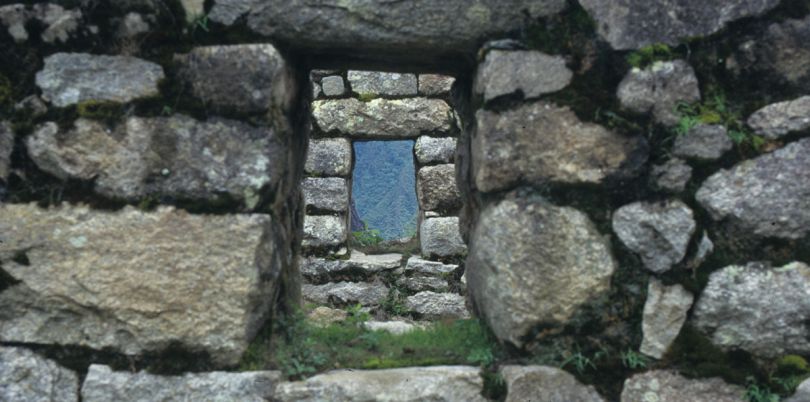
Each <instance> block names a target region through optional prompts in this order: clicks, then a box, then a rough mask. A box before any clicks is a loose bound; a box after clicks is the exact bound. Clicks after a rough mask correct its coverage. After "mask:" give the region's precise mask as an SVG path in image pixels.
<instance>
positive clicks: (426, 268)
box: [405, 256, 458, 276]
mask: <svg viewBox="0 0 810 402" xmlns="http://www.w3.org/2000/svg"><path fill="white" fill-rule="evenodd" d="M456 269H458V265H455V264H443V263H441V262H437V261H428V260H423V259H421V258H419V257H416V256H414V257H411V258H408V262H407V264H405V271H406V272H416V273H420V274H425V275H434V276H441V275H444V274H449V273H451V272H454V271H455V270H456Z"/></svg>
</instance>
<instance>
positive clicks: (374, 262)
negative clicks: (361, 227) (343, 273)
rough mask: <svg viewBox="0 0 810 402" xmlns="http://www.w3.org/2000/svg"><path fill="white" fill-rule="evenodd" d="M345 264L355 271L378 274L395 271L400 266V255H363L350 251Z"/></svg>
mask: <svg viewBox="0 0 810 402" xmlns="http://www.w3.org/2000/svg"><path fill="white" fill-rule="evenodd" d="M346 263H347V264H348V265H349V266H350V267H352V268H355V269H360V270H363V271H366V272H380V271H387V270H391V269H397V268H399V267H400V265H402V254H396V253H388V254H364V253H363V252H361V251H358V250H352V255H351V257H350V258H349V259H348V260H347V261H346Z"/></svg>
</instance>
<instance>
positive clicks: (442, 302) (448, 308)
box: [405, 291, 470, 320]
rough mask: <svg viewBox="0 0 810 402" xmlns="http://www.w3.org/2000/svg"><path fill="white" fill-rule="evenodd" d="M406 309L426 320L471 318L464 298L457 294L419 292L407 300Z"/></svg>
mask: <svg viewBox="0 0 810 402" xmlns="http://www.w3.org/2000/svg"><path fill="white" fill-rule="evenodd" d="M405 307H406V308H407V309H408V310H410V311H412V312H414V313H417V314H419V315H421V316H423V317H424V318H428V319H433V320H438V319H444V318H470V313H469V311H467V307H466V305H465V300H464V296H461V295H458V294H455V293H436V292H431V291H423V292H419V293H417V294H415V295H413V296H408V297H407V298H406V299H405Z"/></svg>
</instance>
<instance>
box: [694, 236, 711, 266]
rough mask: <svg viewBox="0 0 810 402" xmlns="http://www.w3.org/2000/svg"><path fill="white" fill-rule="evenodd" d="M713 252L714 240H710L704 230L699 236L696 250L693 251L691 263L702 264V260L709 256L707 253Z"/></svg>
mask: <svg viewBox="0 0 810 402" xmlns="http://www.w3.org/2000/svg"><path fill="white" fill-rule="evenodd" d="M713 252H714V242H712V239H711V238H710V237H709V234H708V233H707V232H706V231H705V230H704V231H703V237H701V238H700V243H698V249H697V252H695V258H694V262H693V264H695V266H700V264H703V261H706V258H707V257H709V255H710V254H711V253H713Z"/></svg>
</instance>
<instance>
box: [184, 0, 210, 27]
mask: <svg viewBox="0 0 810 402" xmlns="http://www.w3.org/2000/svg"><path fill="white" fill-rule="evenodd" d="M180 5H182V6H183V11H185V12H186V21H189V22H193V21H194V20H195V19H196V18H199V17H200V16H202V15H204V14H205V0H180Z"/></svg>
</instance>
